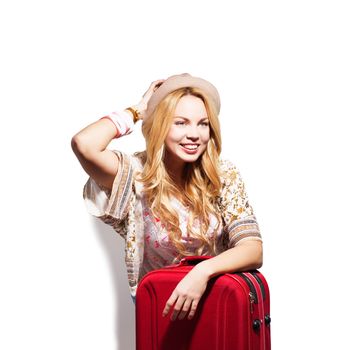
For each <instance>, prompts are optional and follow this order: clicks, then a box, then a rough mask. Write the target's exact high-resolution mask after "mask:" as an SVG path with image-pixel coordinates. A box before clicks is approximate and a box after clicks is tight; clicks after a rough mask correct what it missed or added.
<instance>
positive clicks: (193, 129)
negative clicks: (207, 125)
mask: <svg viewBox="0 0 350 350" xmlns="http://www.w3.org/2000/svg"><path fill="white" fill-rule="evenodd" d="M187 138H188V139H191V140H198V139H199V131H198V128H197V126H196V125H194V126H190V127H189V128H188V129H187Z"/></svg>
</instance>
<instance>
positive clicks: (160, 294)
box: [135, 256, 271, 350]
mask: <svg viewBox="0 0 350 350" xmlns="http://www.w3.org/2000/svg"><path fill="white" fill-rule="evenodd" d="M210 258H212V256H195V257H186V258H184V259H182V260H181V262H180V263H179V264H177V265H170V266H166V267H164V268H162V269H159V270H154V271H151V272H149V273H148V274H146V275H145V276H144V277H143V278H142V280H141V281H140V283H139V285H138V288H137V293H136V310H135V312H136V349H137V350H270V349H271V338H270V322H271V318H270V294H269V288H268V284H267V282H266V280H265V278H264V276H263V275H262V274H261V273H260V272H259V271H258V270H253V271H249V272H243V273H225V274H222V275H219V276H216V277H214V278H212V279H210V280H209V282H208V285H207V289H206V291H205V293H204V294H203V296H202V298H201V300H200V302H199V304H198V307H197V310H196V313H195V316H194V318H193V319H192V320H188V319H187V318H184V319H182V320H178V319H176V320H175V321H171V320H170V315H171V314H172V309H171V310H170V312H169V314H168V315H167V316H166V317H162V311H163V309H164V306H165V303H166V301H167V300H168V299H169V297H170V295H171V293H172V292H173V290H174V289H175V287H176V285H177V284H178V283H179V282H180V280H181V279H182V278H183V277H184V276H185V275H186V274H187V273H188V272H189V271H190V270H191V269H192V268H193V266H194V265H195V264H196V263H198V262H200V261H202V260H203V259H210Z"/></svg>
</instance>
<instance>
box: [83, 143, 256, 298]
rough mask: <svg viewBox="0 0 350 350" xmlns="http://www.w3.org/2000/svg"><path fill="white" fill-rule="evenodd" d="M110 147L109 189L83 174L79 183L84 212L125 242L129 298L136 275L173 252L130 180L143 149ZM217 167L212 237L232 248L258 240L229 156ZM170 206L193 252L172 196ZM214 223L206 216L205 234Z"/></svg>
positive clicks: (160, 264)
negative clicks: (113, 164)
mask: <svg viewBox="0 0 350 350" xmlns="http://www.w3.org/2000/svg"><path fill="white" fill-rule="evenodd" d="M113 151H114V152H115V154H116V155H117V156H118V159H119V166H118V171H117V174H116V176H115V179H114V183H113V187H112V190H109V189H107V188H105V187H104V186H102V185H100V184H98V183H96V182H95V181H94V180H93V179H92V178H91V177H89V179H88V181H87V182H86V184H85V185H84V189H83V198H84V201H85V204H86V208H87V211H88V212H89V213H90V214H91V215H93V216H95V217H97V218H99V219H100V220H102V221H103V222H104V223H106V224H107V225H110V226H111V227H112V228H113V229H114V230H115V231H116V232H117V233H118V234H119V235H120V236H121V237H122V238H123V239H124V240H125V264H126V268H127V274H128V281H129V287H130V292H131V295H132V296H133V297H135V296H136V289H137V285H138V283H139V281H140V280H141V278H142V277H143V276H144V275H145V274H146V273H147V272H149V271H151V270H154V269H158V268H161V267H163V266H165V265H170V264H171V263H173V262H174V257H175V256H176V255H177V253H176V251H175V249H174V247H173V246H172V244H171V242H170V241H169V240H168V237H167V233H166V231H165V230H164V227H163V226H162V225H161V223H160V222H159V220H157V219H156V218H154V217H153V215H152V214H151V211H150V210H149V208H148V207H147V206H146V201H145V200H144V196H143V191H142V189H143V185H142V183H140V182H139V181H137V180H136V179H135V175H136V173H137V172H140V171H142V169H143V165H144V163H145V160H146V151H143V152H135V153H134V154H132V155H129V154H126V153H124V152H121V151H116V150H113ZM220 168H221V169H220V170H221V175H220V179H221V183H222V188H221V193H220V196H219V197H218V199H217V208H218V209H219V210H220V212H221V218H222V222H221V223H220V226H219V235H218V239H219V242H218V243H219V247H221V249H220V250H221V251H225V250H227V249H230V248H233V247H234V246H236V245H237V244H239V243H241V242H242V241H245V240H248V239H249V240H251V239H254V240H260V241H262V238H261V234H260V230H259V226H258V223H257V220H256V218H255V215H254V213H253V208H252V207H251V205H250V203H249V201H248V196H247V194H246V191H245V187H244V183H243V180H242V178H241V176H240V173H239V171H238V170H237V168H236V167H235V165H233V163H232V162H231V161H229V160H222V159H220ZM172 205H174V207H175V208H176V209H177V212H178V213H179V220H180V221H179V222H180V228H181V231H182V234H183V235H182V240H183V243H185V244H186V248H187V249H188V250H191V249H193V251H195V248H196V244H198V242H196V240H195V239H193V238H192V239H191V238H190V237H188V235H187V232H186V225H187V220H188V212H187V210H186V208H185V207H184V206H183V204H182V203H181V202H180V201H178V200H177V199H176V198H175V197H174V198H173V200H172ZM194 223H196V220H195V222H194ZM216 224H217V222H216V219H215V217H214V216H212V217H211V218H210V226H209V228H208V232H207V235H212V234H213V228H214V227H215V226H216ZM204 254H205V253H204Z"/></svg>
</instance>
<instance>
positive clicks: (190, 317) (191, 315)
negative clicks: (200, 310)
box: [187, 299, 199, 320]
mask: <svg viewBox="0 0 350 350" xmlns="http://www.w3.org/2000/svg"><path fill="white" fill-rule="evenodd" d="M198 302H199V300H196V299H195V300H193V301H192V307H191V311H190V313H189V314H188V317H187V318H188V319H189V320H191V319H192V318H193V317H194V314H195V313H196V310H197V306H198Z"/></svg>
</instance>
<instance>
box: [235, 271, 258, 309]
mask: <svg viewBox="0 0 350 350" xmlns="http://www.w3.org/2000/svg"><path fill="white" fill-rule="evenodd" d="M237 275H238V276H240V277H242V278H243V279H244V281H245V282H246V283H247V285H248V287H249V290H250V292H249V300H250V312H251V313H253V310H254V307H253V304H257V303H258V295H257V292H256V289H255V287H254V284H253V282H252V281H251V280H250V279H249V278H248V277H247V276H245V275H244V274H243V273H237Z"/></svg>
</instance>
